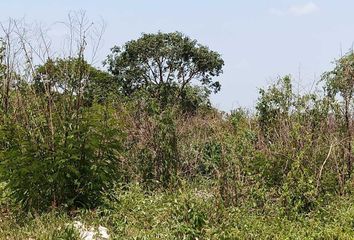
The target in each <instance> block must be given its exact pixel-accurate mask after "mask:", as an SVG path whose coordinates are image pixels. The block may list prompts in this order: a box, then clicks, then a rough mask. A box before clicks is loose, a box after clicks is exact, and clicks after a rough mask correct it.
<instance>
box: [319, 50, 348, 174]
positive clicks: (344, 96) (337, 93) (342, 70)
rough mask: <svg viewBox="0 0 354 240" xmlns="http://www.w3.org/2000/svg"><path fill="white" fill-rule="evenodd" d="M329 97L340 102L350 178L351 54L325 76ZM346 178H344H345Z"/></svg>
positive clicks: (337, 62) (339, 61)
mask: <svg viewBox="0 0 354 240" xmlns="http://www.w3.org/2000/svg"><path fill="white" fill-rule="evenodd" d="M323 80H324V81H325V83H326V85H325V87H326V90H327V95H328V97H329V98H331V99H332V102H335V101H336V100H338V99H339V100H340V101H341V102H342V104H341V111H340V112H341V113H342V119H343V121H342V122H343V130H344V131H343V132H344V135H345V136H344V137H345V139H346V141H345V142H346V147H345V148H346V150H345V151H344V159H346V165H347V166H346V168H347V171H346V175H347V178H350V175H351V173H352V168H353V156H352V151H353V149H352V138H353V134H352V121H353V110H352V109H353V98H354V95H353V94H354V54H353V53H349V54H347V55H345V56H344V57H342V58H340V59H339V60H337V61H336V66H335V68H334V69H333V70H332V71H329V72H326V73H325V74H324V75H323ZM343 178H344V177H343Z"/></svg>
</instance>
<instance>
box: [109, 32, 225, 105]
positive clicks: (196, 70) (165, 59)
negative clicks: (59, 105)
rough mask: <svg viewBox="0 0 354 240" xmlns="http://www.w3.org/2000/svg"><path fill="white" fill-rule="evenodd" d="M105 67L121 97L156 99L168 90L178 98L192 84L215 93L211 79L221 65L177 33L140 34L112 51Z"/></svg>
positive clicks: (215, 57) (205, 49) (203, 48)
mask: <svg viewBox="0 0 354 240" xmlns="http://www.w3.org/2000/svg"><path fill="white" fill-rule="evenodd" d="M105 63H106V65H108V70H109V72H110V73H112V74H113V75H114V76H115V78H116V80H117V81H118V83H119V86H120V89H121V91H122V93H123V94H124V95H128V96H129V95H131V94H132V93H134V92H135V91H137V90H139V89H145V90H148V91H149V92H151V93H152V94H153V95H154V96H156V97H157V98H160V97H162V95H163V94H164V93H165V94H166V93H167V94H172V93H171V91H172V89H174V90H175V96H176V97H177V98H182V97H183V93H184V91H185V89H186V88H187V86H188V85H191V83H192V82H195V83H199V84H200V85H202V86H204V87H205V90H206V91H207V92H208V94H209V93H210V92H211V91H214V92H215V93H216V92H218V91H219V90H220V87H221V85H220V83H219V81H214V80H213V78H214V77H217V76H219V75H220V74H221V73H222V67H223V65H224V61H223V59H222V58H221V56H220V54H219V53H217V52H215V51H211V50H210V49H209V48H208V47H206V46H203V45H201V44H199V43H198V42H197V41H196V40H192V39H191V38H189V37H187V36H185V35H183V34H182V33H179V32H173V33H161V32H159V33H157V34H143V35H142V36H141V37H140V38H139V39H137V40H132V41H129V42H127V43H126V44H125V45H124V46H122V47H118V46H115V47H113V48H112V52H111V54H110V55H109V56H108V58H107V60H106V61H105ZM167 89H168V91H164V90H167Z"/></svg>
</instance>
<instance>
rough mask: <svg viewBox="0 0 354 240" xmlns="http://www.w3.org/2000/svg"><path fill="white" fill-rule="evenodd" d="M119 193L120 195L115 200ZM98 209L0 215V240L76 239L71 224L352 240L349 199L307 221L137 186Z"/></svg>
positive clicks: (162, 233)
mask: <svg viewBox="0 0 354 240" xmlns="http://www.w3.org/2000/svg"><path fill="white" fill-rule="evenodd" d="M118 193H120V194H118ZM107 199H110V200H107V201H106V204H105V205H104V206H102V207H101V208H99V209H96V210H91V211H80V212H77V213H71V214H70V215H71V216H69V215H68V214H66V213H64V211H59V210H56V211H53V212H50V213H44V214H37V215H36V214H33V215H28V214H27V215H25V216H24V215H23V214H21V213H17V214H15V213H14V212H11V211H5V210H3V211H2V213H1V218H0V239H78V234H77V232H75V230H74V229H73V228H72V227H71V225H70V224H71V223H72V222H73V221H74V220H80V221H82V222H84V223H85V225H89V226H96V227H97V226H99V225H103V226H106V227H107V228H108V229H109V233H110V235H111V237H112V239H354V198H350V197H347V198H336V199H333V200H332V202H331V203H330V204H328V205H327V206H325V207H318V208H316V209H315V210H314V211H312V212H311V213H309V214H307V215H297V216H291V217H289V216H286V215H284V214H283V213H282V211H280V210H278V207H276V206H267V207H264V209H266V210H264V209H263V210H262V211H260V210H259V209H252V208H236V207H223V206H222V205H221V204H220V202H219V201H218V198H216V197H215V196H214V194H213V191H211V190H210V188H207V187H204V188H192V187H184V188H182V189H180V190H178V191H175V192H174V193H167V192H159V193H156V192H155V193H150V194H148V193H144V192H143V191H142V190H141V188H140V187H139V186H138V185H136V186H132V187H131V188H130V190H129V191H125V192H121V191H117V193H112V194H110V196H109V198H107Z"/></svg>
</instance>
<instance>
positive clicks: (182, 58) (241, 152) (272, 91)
mask: <svg viewBox="0 0 354 240" xmlns="http://www.w3.org/2000/svg"><path fill="white" fill-rule="evenodd" d="M73 19H74V20H72V21H71V22H70V24H69V26H70V28H69V30H70V31H69V32H70V36H71V38H70V41H69V42H71V43H72V45H70V54H68V55H65V56H56V55H55V54H53V55H51V54H49V52H50V43H49V42H47V40H46V39H45V37H44V35H41V36H40V38H39V39H40V40H38V39H37V40H36V41H37V42H36V43H38V45H37V46H38V48H35V45H34V42H31V41H30V40H29V39H28V38H26V36H27V35H26V34H25V33H26V30H25V28H22V27H21V26H20V25H19V24H18V23H17V22H14V21H10V23H9V24H8V28H6V29H4V28H3V29H4V36H3V38H2V40H1V48H0V56H1V57H0V76H1V83H0V85H1V86H0V87H1V93H0V101H1V104H0V105H1V108H0V182H2V183H3V185H0V186H3V188H2V189H1V191H3V193H4V194H8V198H9V199H11V201H13V203H16V204H19V205H20V206H21V207H22V208H24V209H26V210H36V211H42V210H48V209H52V208H67V209H75V208H80V207H84V208H95V207H97V206H100V205H101V204H102V199H103V198H102V197H103V196H104V197H107V195H108V196H109V192H110V191H113V190H116V189H117V188H119V189H121V191H125V189H127V187H126V186H128V185H129V184H131V183H139V184H140V185H141V186H142V187H143V189H144V190H145V191H146V192H147V193H149V192H151V191H176V189H178V188H179V186H181V185H183V184H192V183H200V184H208V185H210V194H212V195H213V197H215V198H216V199H217V201H219V203H220V205H222V206H225V207H228V206H248V207H249V208H250V209H255V210H257V211H258V210H260V211H265V208H266V207H267V206H270V205H275V206H277V207H279V209H281V211H282V212H283V213H284V214H286V215H287V216H296V215H297V214H304V213H308V212H310V211H311V210H312V209H314V208H315V207H316V206H317V205H319V204H325V203H326V202H328V201H330V199H331V197H333V196H337V195H346V194H351V188H352V184H353V176H352V172H353V155H352V154H353V153H352V152H353V149H352V140H353V139H352V138H353V137H352V131H353V126H352V119H353V116H352V115H353V99H352V98H353V90H354V55H353V54H352V53H349V54H347V55H345V56H343V57H342V58H340V59H339V60H338V61H337V62H336V65H335V68H334V69H333V70H331V71H329V72H326V73H324V74H323V76H322V81H321V83H320V85H319V86H322V89H321V90H317V91H316V92H311V93H307V94H297V93H295V92H294V89H293V87H292V79H291V77H290V76H285V77H281V78H279V79H278V81H277V82H275V83H274V84H272V85H271V86H269V87H268V88H265V89H261V90H260V96H259V98H258V102H257V104H256V111H255V112H254V113H252V114H251V113H250V112H248V111H247V110H245V109H236V110H234V111H232V112H231V113H223V112H220V111H218V110H217V109H214V108H213V107H212V106H211V104H210V102H209V95H210V94H211V93H212V92H215V93H216V92H218V91H219V90H220V87H221V85H220V83H219V82H218V81H217V77H218V76H219V75H220V74H221V73H222V67H223V65H224V62H223V60H222V57H221V55H220V54H218V53H217V52H214V51H212V50H210V49H209V48H207V47H205V46H203V45H200V44H199V43H198V42H197V41H195V40H193V39H191V38H189V37H187V36H185V35H183V34H181V33H178V32H174V33H161V32H159V33H156V34H143V35H142V36H141V37H140V38H139V39H137V40H132V41H130V42H127V43H126V44H125V45H123V46H121V47H113V48H112V50H111V54H110V55H109V56H108V57H107V59H106V60H105V61H104V66H105V67H106V69H107V71H104V70H100V69H98V68H96V67H95V66H94V65H92V64H89V63H88V60H87V58H86V55H85V51H86V50H87V49H88V48H89V45H88V39H89V36H92V35H90V29H91V28H90V26H91V25H88V26H87V25H85V22H84V21H80V19H76V20H77V22H75V18H73ZM75 23H77V25H75ZM38 41H39V42H38ZM38 59H39V60H43V61H42V63H40V64H38V63H37V61H38ZM11 201H10V202H11Z"/></svg>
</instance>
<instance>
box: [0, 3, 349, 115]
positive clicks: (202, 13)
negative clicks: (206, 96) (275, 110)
mask: <svg viewBox="0 0 354 240" xmlns="http://www.w3.org/2000/svg"><path fill="white" fill-rule="evenodd" d="M353 9H354V1H352V0H338V1H333V0H321V1H306V0H305V1H288V0H257V1H255V0H254V1H238V0H214V1H212V0H193V1H192V0H174V1H169V0H145V1H144V0H126V1H123V0H96V1H94V0H60V1H54V0H53V1H50V0H31V1H29V0H23V1H20V0H11V1H10V0H9V1H0V20H1V21H4V20H6V19H7V18H9V17H12V18H22V17H25V18H26V20H28V21H34V20H35V21H40V22H43V23H44V24H48V25H49V24H51V23H53V22H55V21H63V20H65V19H66V17H67V14H68V13H69V12H70V11H76V10H85V11H86V12H87V15H88V16H89V17H90V18H92V20H94V21H95V20H97V19H100V18H103V19H104V20H105V22H106V24H107V28H106V32H105V34H104V42H103V44H102V48H101V50H100V53H99V56H100V58H101V59H100V60H102V61H103V58H104V56H106V55H107V54H108V53H109V49H110V48H111V47H112V46H114V45H122V44H123V43H124V42H126V41H128V40H131V39H135V38H138V37H139V36H140V34H141V33H142V32H145V33H154V32H157V31H159V30H161V31H163V32H171V31H180V32H183V33H185V34H187V35H189V36H190V37H192V38H194V39H197V40H198V41H199V42H200V43H201V44H203V45H207V46H209V47H210V48H211V49H212V50H215V51H218V52H219V53H221V55H222V57H223V59H224V60H225V68H224V74H223V75H222V76H221V77H220V78H219V80H220V82H221V84H222V90H221V92H220V93H218V94H217V95H214V96H212V102H213V104H214V106H216V107H218V108H220V109H222V110H227V111H228V110H231V109H233V108H236V107H240V106H242V107H252V106H254V104H255V102H256V100H257V97H258V89H259V88H260V87H264V86H266V85H267V84H269V83H270V82H271V81H273V80H274V79H276V78H277V76H281V75H285V74H291V75H292V76H293V77H294V79H295V80H296V81H298V80H299V79H300V80H301V85H300V86H302V87H310V86H311V85H312V83H313V82H314V81H318V80H319V78H320V75H321V73H322V72H323V71H326V70H329V69H330V68H331V67H332V64H331V63H332V62H333V60H334V59H336V58H338V57H339V56H340V54H341V49H342V52H343V53H345V52H346V51H348V50H349V49H350V48H351V47H352V45H353V41H354V26H353V22H354V14H353Z"/></svg>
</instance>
